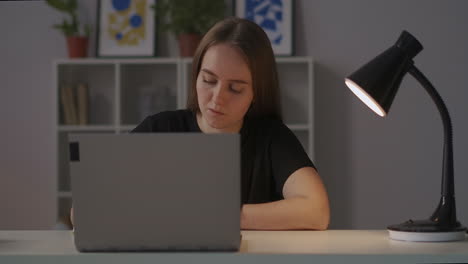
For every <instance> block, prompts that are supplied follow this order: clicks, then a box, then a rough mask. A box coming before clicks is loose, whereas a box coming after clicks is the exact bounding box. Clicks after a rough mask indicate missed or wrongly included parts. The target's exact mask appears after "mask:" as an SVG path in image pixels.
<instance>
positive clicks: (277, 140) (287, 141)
mask: <svg viewBox="0 0 468 264" xmlns="http://www.w3.org/2000/svg"><path fill="white" fill-rule="evenodd" d="M273 131H274V132H273V134H272V138H271V151H270V154H271V166H272V172H273V176H274V180H275V189H276V190H275V191H276V192H277V193H278V194H279V195H281V196H283V193H282V191H283V186H284V183H285V182H286V180H287V179H288V177H289V176H290V175H291V174H292V173H294V172H295V171H296V170H298V169H300V168H303V167H312V168H315V165H314V164H313V163H312V161H311V160H310V158H309V156H308V155H307V153H306V152H305V150H304V148H303V146H302V144H301V143H300V142H299V140H298V139H297V137H296V136H295V135H294V133H293V132H292V131H291V130H290V129H289V128H288V127H287V126H286V125H284V124H283V123H281V122H279V123H278V124H276V125H275V129H274V130H273Z"/></svg>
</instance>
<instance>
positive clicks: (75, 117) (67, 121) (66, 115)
mask: <svg viewBox="0 0 468 264" xmlns="http://www.w3.org/2000/svg"><path fill="white" fill-rule="evenodd" d="M60 106H61V107H60V109H61V113H62V120H61V123H62V124H64V125H87V124H88V112H89V90H88V86H87V85H86V84H84V83H80V84H78V85H75V86H74V85H70V84H62V85H60Z"/></svg>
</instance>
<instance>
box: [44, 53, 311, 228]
mask: <svg viewBox="0 0 468 264" xmlns="http://www.w3.org/2000/svg"><path fill="white" fill-rule="evenodd" d="M276 61H277V65H278V74H279V79H280V89H281V103H282V111H283V121H284V123H285V124H286V125H287V126H288V127H289V128H290V129H291V130H292V131H293V132H294V133H295V134H296V136H297V137H298V138H299V140H300V141H301V143H302V145H303V146H304V149H305V150H306V151H307V152H308V154H309V156H310V158H311V159H312V160H314V125H313V124H314V122H313V121H314V118H313V117H314V111H313V110H314V106H313V102H314V89H313V88H314V87H313V84H314V78H313V61H312V58H310V57H278V58H277V59H276ZM190 73H191V59H188V58H154V59H71V60H69V59H66V60H57V61H55V62H54V64H53V74H54V75H53V80H54V85H55V88H56V89H55V91H56V93H55V94H54V98H53V99H54V101H55V102H56V107H55V109H56V111H55V113H54V114H55V118H54V120H56V121H55V122H54V124H53V125H54V128H55V131H56V138H57V140H56V142H57V148H56V149H57V153H54V155H55V157H56V158H55V160H56V161H57V166H56V167H57V182H58V184H57V185H58V186H57V201H58V210H57V219H58V221H59V220H60V219H63V217H64V216H66V215H67V214H68V213H69V209H70V206H71V186H70V176H69V169H68V160H69V156H68V143H67V134H68V133H117V134H118V133H127V132H128V131H130V130H132V129H133V128H134V127H135V126H136V125H137V124H138V123H140V122H141V121H142V120H143V118H144V117H145V116H147V115H149V114H151V113H157V112H160V111H164V110H175V109H184V108H185V106H186V99H187V94H188V87H189V85H190V81H191V76H190ZM79 83H86V84H87V86H88V89H89V117H88V124H87V125H65V124H64V122H63V117H62V113H61V107H60V100H59V99H60V96H59V93H60V92H59V91H60V86H61V85H62V84H70V85H77V84H79Z"/></svg>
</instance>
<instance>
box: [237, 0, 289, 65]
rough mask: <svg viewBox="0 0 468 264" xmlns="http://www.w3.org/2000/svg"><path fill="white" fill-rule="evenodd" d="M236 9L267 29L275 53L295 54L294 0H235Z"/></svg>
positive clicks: (246, 17) (238, 13)
mask: <svg viewBox="0 0 468 264" xmlns="http://www.w3.org/2000/svg"><path fill="white" fill-rule="evenodd" d="M234 10H235V11H234V15H235V16H237V17H240V18H245V19H248V20H251V21H253V22H255V23H256V24H257V25H259V26H260V27H261V28H262V29H263V30H264V31H265V33H266V34H267V35H268V38H269V39H270V42H271V46H272V48H273V52H274V54H275V55H277V56H292V55H294V41H293V40H294V0H234Z"/></svg>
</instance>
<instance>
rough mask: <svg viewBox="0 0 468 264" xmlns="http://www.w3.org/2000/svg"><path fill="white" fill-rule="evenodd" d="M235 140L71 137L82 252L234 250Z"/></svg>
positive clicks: (237, 188)
mask: <svg viewBox="0 0 468 264" xmlns="http://www.w3.org/2000/svg"><path fill="white" fill-rule="evenodd" d="M239 137H240V136H239V135H238V134H203V133H140V134H71V135H69V142H70V174H71V183H72V190H73V191H72V199H73V208H74V224H75V245H76V247H77V249H78V250H80V251H145V250H210V251H211V250H213V251H215V250H216V251H217V250H238V248H239V245H240V207H241V197H240V140H239Z"/></svg>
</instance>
